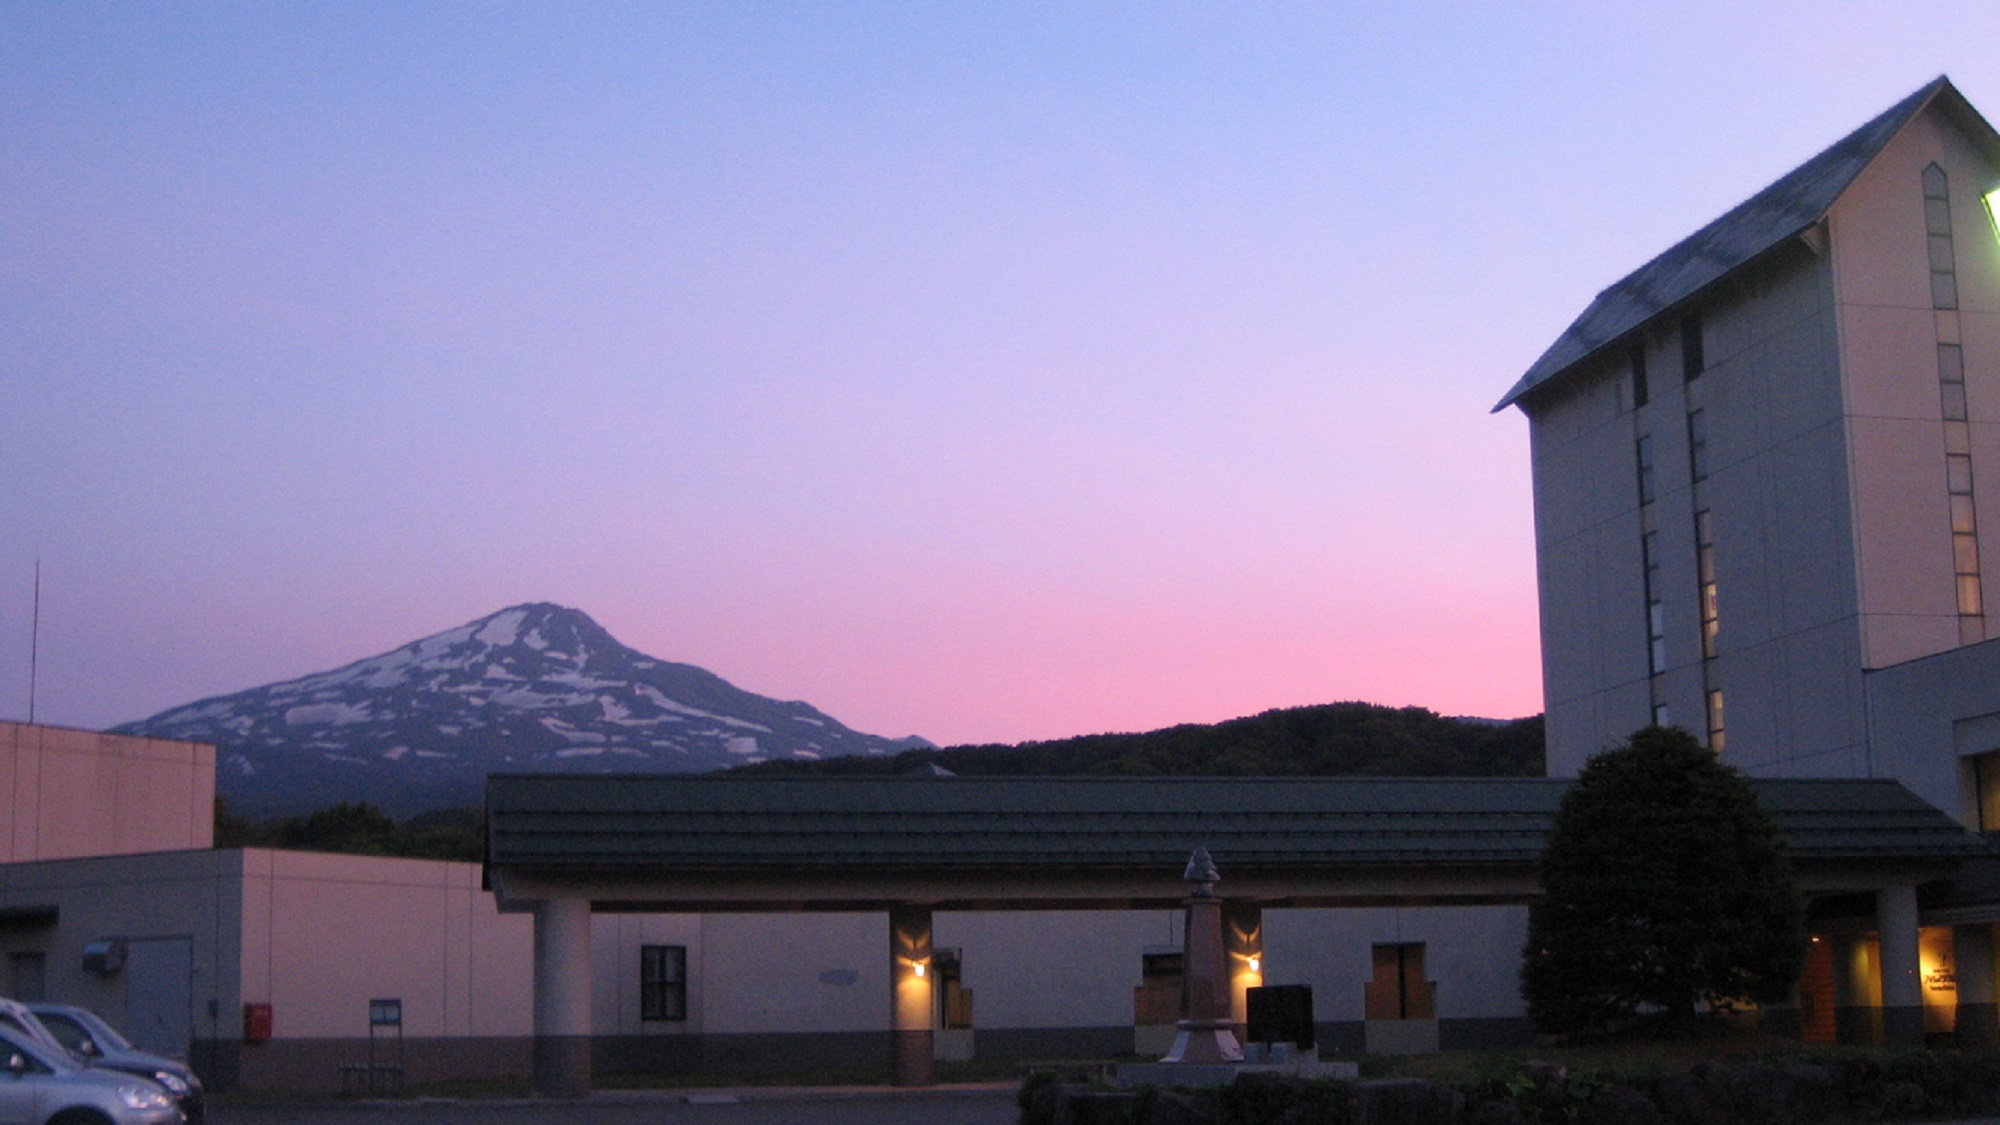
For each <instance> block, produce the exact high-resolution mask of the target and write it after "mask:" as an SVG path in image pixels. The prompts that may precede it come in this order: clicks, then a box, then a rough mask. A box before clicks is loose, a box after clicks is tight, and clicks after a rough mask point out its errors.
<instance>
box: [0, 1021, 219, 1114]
mask: <svg viewBox="0 0 2000 1125" xmlns="http://www.w3.org/2000/svg"><path fill="white" fill-rule="evenodd" d="M0 1056H4V1060H0V1061H4V1062H5V1065H4V1066H0V1125H49V1123H50V1122H56V1123H58V1125H66V1123H70V1122H74V1123H76V1125H184V1123H185V1122H186V1121H187V1118H186V1117H184V1116H182V1114H181V1111H180V1108H179V1107H178V1106H176V1105H174V1099H173V1098H171V1097H168V1096H167V1092H166V1091H165V1090H162V1089H161V1088H160V1087H158V1086H156V1085H154V1084H153V1083H151V1082H148V1081H146V1080H145V1079H143V1078H137V1077H134V1076H132V1075H130V1074H123V1073H120V1072H118V1071H113V1070H97V1069H93V1068H91V1067H87V1066H81V1065H79V1064H78V1063H77V1062H76V1060H75V1059H74V1058H72V1057H71V1056H70V1055H69V1053H68V1052H66V1051H64V1050H63V1049H62V1048H60V1047H55V1046H52V1045H50V1044H48V1043H44V1042H42V1041H41V1040H39V1039H34V1038H31V1037H29V1036H26V1035H23V1034H21V1033H20V1032H18V1031H15V1030H13V1029H11V1028H0Z"/></svg>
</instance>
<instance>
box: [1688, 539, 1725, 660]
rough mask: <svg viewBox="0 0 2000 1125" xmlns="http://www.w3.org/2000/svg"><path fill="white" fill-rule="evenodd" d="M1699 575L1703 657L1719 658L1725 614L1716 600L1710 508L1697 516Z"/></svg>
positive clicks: (1696, 546) (1696, 567)
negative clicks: (1717, 640)
mask: <svg viewBox="0 0 2000 1125" xmlns="http://www.w3.org/2000/svg"><path fill="white" fill-rule="evenodd" d="M1694 551H1695V572H1696V574H1697V575H1698V576H1699V581H1700V583H1701V587H1700V590H1701V655H1702V657H1703V659H1709V660H1712V659H1714V658H1715V636H1716V633H1717V632H1718V631H1720V629H1721V613H1720V612H1719V610H1718V608H1717V606H1716V599H1715V522H1714V521H1713V520H1711V519H1710V518H1709V515H1708V509H1706V508H1703V509H1702V510H1701V511H1699V512H1696V513H1695V514H1694Z"/></svg>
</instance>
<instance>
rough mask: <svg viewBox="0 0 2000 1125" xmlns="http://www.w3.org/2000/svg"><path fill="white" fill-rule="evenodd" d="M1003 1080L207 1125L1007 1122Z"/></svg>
mask: <svg viewBox="0 0 2000 1125" xmlns="http://www.w3.org/2000/svg"><path fill="white" fill-rule="evenodd" d="M1018 1118H1019V1111H1018V1110H1017V1109H1016V1108H1015V1106H1014V1087H1013V1086H1012V1085H1011V1084H1009V1085H1006V1086H1004V1087H1002V1086H998V1085H992V1086H978V1087H949V1088H939V1089H930V1090H881V1089H869V1090H796V1089H773V1088H762V1087H760V1088H756V1089H749V1090H727V1091H725V1090H692V1091H685V1092H667V1091H644V1092H619V1093H601V1094H597V1095H594V1096H593V1097H591V1098H589V1099H586V1100H583V1101H574V1102H566V1101H530V1100H506V1101H489V1100H484V1099H480V1100H464V1101H458V1100H424V1099H412V1100H407V1101H379V1102H364V1101H318V1102H296V1103H286V1104H269V1105H228V1104H222V1105H217V1106H215V1107H214V1108H212V1109H211V1110H210V1111H209V1115H208V1119H209V1122H210V1125H794V1123H798V1125H1014V1122H1015V1121H1016V1120H1018Z"/></svg>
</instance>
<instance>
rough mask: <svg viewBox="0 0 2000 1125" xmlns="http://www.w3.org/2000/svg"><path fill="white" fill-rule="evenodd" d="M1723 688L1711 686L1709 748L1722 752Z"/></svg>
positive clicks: (1709, 698) (1718, 752)
mask: <svg viewBox="0 0 2000 1125" xmlns="http://www.w3.org/2000/svg"><path fill="white" fill-rule="evenodd" d="M1722 745H1723V733H1722V689H1721V688H1711V689H1709V692H1708V748H1709V749H1710V750H1712V751H1714V752H1715V753H1717V754H1720V753H1722Z"/></svg>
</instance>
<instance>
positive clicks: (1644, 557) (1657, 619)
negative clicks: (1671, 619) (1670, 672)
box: [1639, 531, 1667, 676]
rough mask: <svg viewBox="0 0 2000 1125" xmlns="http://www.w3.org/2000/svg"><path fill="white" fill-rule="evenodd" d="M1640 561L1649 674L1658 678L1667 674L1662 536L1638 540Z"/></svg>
mask: <svg viewBox="0 0 2000 1125" xmlns="http://www.w3.org/2000/svg"><path fill="white" fill-rule="evenodd" d="M1639 557H1640V559H1641V561H1642V562H1644V564H1645V568H1646V670H1647V671H1648V672H1650V673H1652V674H1653V675H1655V676H1657V675H1659V674H1660V673H1661V672H1664V671H1666V670H1667V620H1666V613H1665V611H1664V609H1663V607H1662V604H1661V598H1660V533H1659V532H1657V531H1649V532H1647V533H1646V534H1645V535H1643V536H1641V537H1640V539H1639Z"/></svg>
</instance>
